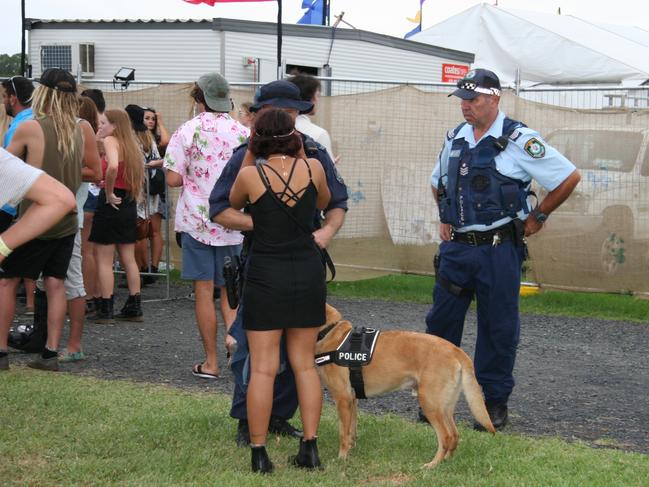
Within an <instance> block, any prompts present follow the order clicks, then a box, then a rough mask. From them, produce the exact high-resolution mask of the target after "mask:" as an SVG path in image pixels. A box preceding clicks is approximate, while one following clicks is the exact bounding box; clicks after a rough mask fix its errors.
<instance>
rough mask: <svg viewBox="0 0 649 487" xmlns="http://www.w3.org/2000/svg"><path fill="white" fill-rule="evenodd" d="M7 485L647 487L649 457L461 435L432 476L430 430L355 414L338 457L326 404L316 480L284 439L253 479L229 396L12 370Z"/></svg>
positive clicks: (1, 392) (2, 443)
mask: <svg viewBox="0 0 649 487" xmlns="http://www.w3.org/2000/svg"><path fill="white" fill-rule="evenodd" d="M0 398H2V407H1V408H0V425H1V426H0V479H2V481H1V483H2V485H3V486H42V485H66V486H68V485H70V486H72V485H74V486H86V485H88V486H91V485H92V486H95V485H101V486H103V485H119V486H167V485H169V486H171V485H173V486H176V485H194V486H202V485H206V486H207V485H209V486H224V487H226V486H237V487H240V486H241V487H245V486H254V485H264V486H308V485H314V486H315V485H317V486H352V485H360V486H403V485H411V486H421V485H425V486H445V487H446V486H483V485H484V486H539V485H543V486H551V485H557V486H579V487H581V486H584V485H588V486H606V487H608V486H612V485H624V486H645V485H647V484H646V482H647V479H648V478H649V456H647V455H641V454H635V453H624V452H620V451H615V450H607V449H592V448H590V447H587V446H585V445H583V444H578V443H574V444H568V443H565V442H563V441H560V440H557V439H543V440H535V439H529V438H524V437H520V436H516V435H510V434H499V435H496V436H495V437H492V436H491V435H488V434H485V433H477V432H474V431H472V430H470V429H468V428H467V427H461V430H460V432H461V437H462V439H461V442H460V445H459V447H458V450H457V452H456V455H455V457H454V458H452V459H451V460H450V461H447V462H445V463H444V464H442V465H441V466H440V467H438V468H436V469H433V470H430V471H429V470H423V469H421V468H420V467H421V465H422V464H424V463H425V462H428V461H430V460H431V458H432V457H433V454H434V451H435V439H434V434H433V432H432V430H431V429H430V427H428V426H425V425H421V424H415V423H411V422H409V421H406V420H404V419H402V418H398V417H394V416H371V415H366V414H363V415H362V416H361V419H360V422H359V432H360V436H359V439H358V443H357V445H356V447H355V448H354V449H353V450H352V452H351V455H350V458H349V460H347V461H346V462H345V461H340V460H338V459H337V458H336V454H337V448H338V445H337V442H338V439H337V438H338V428H337V420H336V417H335V412H334V410H333V408H332V407H330V406H328V407H326V408H325V411H324V414H323V419H322V425H321V428H320V442H319V446H320V452H321V457H322V459H323V461H324V462H325V467H326V468H325V470H324V472H303V471H301V470H298V469H295V468H292V467H288V466H287V458H288V456H289V455H290V454H293V453H295V452H296V450H297V442H296V441H295V440H291V439H285V438H282V439H277V438H274V437H273V438H270V439H269V453H270V455H271V458H272V459H273V461H274V463H275V467H276V471H275V473H274V474H273V475H272V476H269V477H262V476H259V475H255V474H252V473H250V457H249V452H248V449H244V448H238V447H236V446H235V444H234V441H233V438H234V435H235V425H236V423H235V422H234V421H233V420H232V419H230V418H229V416H228V410H229V397H228V396H223V395H217V394H205V393H189V392H183V391H179V390H176V389H172V388H167V387H163V386H152V385H144V384H134V383H130V382H122V381H100V380H95V379H91V378H87V377H80V376H75V375H69V374H64V373H59V374H53V373H48V372H38V371H32V370H30V369H25V368H22V367H12V369H11V370H10V371H9V372H0Z"/></svg>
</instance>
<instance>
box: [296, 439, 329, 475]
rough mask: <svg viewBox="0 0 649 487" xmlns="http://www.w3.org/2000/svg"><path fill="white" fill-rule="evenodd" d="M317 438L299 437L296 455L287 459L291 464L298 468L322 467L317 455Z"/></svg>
mask: <svg viewBox="0 0 649 487" xmlns="http://www.w3.org/2000/svg"><path fill="white" fill-rule="evenodd" d="M317 441H318V439H317V438H311V439H310V440H305V439H304V438H301V439H300V451H299V452H298V454H297V455H295V456H294V457H292V458H290V459H289V460H290V461H291V463H292V464H293V465H295V466H296V467H300V468H319V469H322V463H320V457H319V456H318V443H317Z"/></svg>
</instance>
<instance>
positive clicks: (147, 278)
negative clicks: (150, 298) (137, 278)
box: [141, 266, 158, 286]
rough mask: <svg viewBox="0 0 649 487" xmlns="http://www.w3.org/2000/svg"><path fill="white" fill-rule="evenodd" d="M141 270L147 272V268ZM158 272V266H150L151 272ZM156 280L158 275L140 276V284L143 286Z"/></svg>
mask: <svg viewBox="0 0 649 487" xmlns="http://www.w3.org/2000/svg"><path fill="white" fill-rule="evenodd" d="M141 272H147V269H146V268H145V269H143V270H142V271H141ZM157 273H158V268H157V267H155V266H151V274H157ZM157 280H158V276H142V284H144V285H145V286H148V285H149V284H155V283H156V281H157Z"/></svg>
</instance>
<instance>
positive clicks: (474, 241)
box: [451, 223, 516, 246]
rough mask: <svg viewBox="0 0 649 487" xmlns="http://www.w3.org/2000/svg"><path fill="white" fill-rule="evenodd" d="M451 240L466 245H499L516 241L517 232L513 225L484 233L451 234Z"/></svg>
mask: <svg viewBox="0 0 649 487" xmlns="http://www.w3.org/2000/svg"><path fill="white" fill-rule="evenodd" d="M451 240H452V241H453V242H458V243H461V244H465V245H473V246H477V245H487V244H489V245H497V244H498V243H500V242H502V241H504V240H516V230H515V228H514V224H513V223H506V224H505V225H503V226H501V227H498V228H494V229H492V230H487V231H484V232H455V231H453V232H452V233H451Z"/></svg>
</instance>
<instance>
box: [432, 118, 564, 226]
mask: <svg viewBox="0 0 649 487" xmlns="http://www.w3.org/2000/svg"><path fill="white" fill-rule="evenodd" d="M504 120H505V114H504V113H503V112H502V111H499V112H498V116H497V117H496V120H495V121H494V123H493V124H491V127H489V130H487V132H485V134H484V135H483V136H482V138H481V139H480V140H482V139H484V138H485V137H488V136H490V135H491V136H493V137H495V138H498V137H500V136H501V135H502V134H503V122H504ZM461 138H463V139H465V140H466V141H467V142H468V144H469V148H470V149H473V148H474V147H475V146H476V145H477V144H478V143H479V142H480V140H475V136H474V133H473V127H472V126H471V125H469V124H468V123H467V124H465V125H464V126H462V128H461V129H460V130H458V131H457V133H455V134H453V135H451V133H449V136H448V137H446V140H445V142H444V147H443V148H442V151H441V152H440V154H439V157H438V159H437V163H436V164H435V168H434V169H433V173H432V174H431V180H430V183H431V185H432V186H433V187H434V188H435V189H437V184H438V181H439V177H440V174H443V176H442V183H443V184H447V176H446V170H447V167H448V159H449V155H450V151H451V146H452V145H453V140H455V139H461ZM495 161H496V170H497V171H498V172H499V173H500V174H502V175H504V176H507V177H510V178H514V179H518V180H520V181H523V182H528V183H529V184H530V185H531V183H532V179H534V180H535V181H537V182H538V183H539V184H540V185H541V186H543V188H545V189H546V190H548V191H553V190H554V189H556V188H557V186H559V185H560V184H561V183H562V182H563V181H565V179H566V178H567V177H568V176H569V175H570V174H572V172H573V171H574V170H575V169H576V168H575V165H574V164H573V163H572V162H570V161H569V160H568V159H566V157H565V156H563V155H562V154H561V153H559V151H557V150H556V149H555V148H554V147H552V146H550V145H548V144H547V143H546V142H545V141H544V140H543V138H542V137H541V135H540V134H539V133H538V132H536V131H535V130H532V129H530V128H527V127H521V128H518V129H516V130H515V131H514V133H512V135H511V137H510V138H509V143H508V144H507V147H506V148H505V150H504V151H502V152H501V153H500V154H498V155H497V156H496V158H495ZM534 204H535V201H534V198H533V197H532V201H530V200H529V199H528V206H529V208H528V210H532V209H533V208H534V206H533V205H534ZM527 215H528V214H527V213H526V212H524V211H522V210H521V211H520V212H518V218H520V219H521V220H525V219H527ZM511 220H512V219H511V218H510V217H506V218H502V219H500V220H498V221H495V222H493V223H492V224H491V225H468V226H465V227H462V228H461V229H456V230H459V231H463V232H465V231H466V232H468V231H485V230H490V229H492V228H497V227H499V226H501V225H504V224H506V223H508V222H510V221H511Z"/></svg>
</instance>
